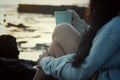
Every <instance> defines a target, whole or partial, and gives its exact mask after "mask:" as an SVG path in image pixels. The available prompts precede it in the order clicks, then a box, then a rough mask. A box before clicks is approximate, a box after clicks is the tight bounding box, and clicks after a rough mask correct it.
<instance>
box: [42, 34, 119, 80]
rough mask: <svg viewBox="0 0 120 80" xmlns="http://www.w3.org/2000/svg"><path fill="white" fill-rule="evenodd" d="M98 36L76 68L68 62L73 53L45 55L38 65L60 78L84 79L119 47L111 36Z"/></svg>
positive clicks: (64, 79) (68, 79)
mask: <svg viewBox="0 0 120 80" xmlns="http://www.w3.org/2000/svg"><path fill="white" fill-rule="evenodd" d="M99 37H100V36H99ZM99 37H98V38H96V39H95V40H94V43H93V47H92V48H91V50H90V55H89V56H88V57H87V58H86V60H85V62H84V63H83V64H82V65H81V66H79V67H78V68H73V67H72V66H71V64H72V63H69V62H68V61H69V60H71V59H72V58H73V57H74V54H70V55H66V56H63V57H60V58H56V59H55V58H53V57H45V58H43V59H42V60H41V62H40V66H41V67H42V69H43V71H44V72H45V74H48V75H49V74H50V75H52V76H53V77H55V78H58V79H60V80H61V79H62V80H86V79H88V78H89V77H90V76H91V75H92V74H93V73H94V72H95V71H96V70H97V69H99V68H100V67H101V66H102V65H103V64H104V63H105V62H106V60H108V59H109V58H110V57H111V56H112V55H113V54H114V53H116V51H117V50H118V48H119V47H118V45H117V43H116V42H115V41H114V39H113V38H112V37H106V36H103V37H102V38H99ZM108 47H109V48H108Z"/></svg>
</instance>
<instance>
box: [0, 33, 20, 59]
mask: <svg viewBox="0 0 120 80" xmlns="http://www.w3.org/2000/svg"><path fill="white" fill-rule="evenodd" d="M18 55H19V50H18V48H17V42H16V38H15V37H14V36H12V35H1V36H0V57H4V58H18Z"/></svg>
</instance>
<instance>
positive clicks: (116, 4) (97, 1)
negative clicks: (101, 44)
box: [72, 0, 120, 67]
mask: <svg viewBox="0 0 120 80" xmlns="http://www.w3.org/2000/svg"><path fill="white" fill-rule="evenodd" d="M119 11H120V1H119V0H90V4H89V7H88V9H87V12H86V17H87V22H88V23H89V24H90V25H91V27H90V28H89V29H88V31H87V32H86V33H85V34H84V35H83V37H82V41H81V44H80V46H79V48H78V51H77V54H76V55H75V57H74V59H73V63H72V66H73V67H78V66H79V65H80V64H81V63H82V62H84V60H85V58H86V57H87V56H88V55H89V51H90V48H91V46H92V40H93V38H94V37H95V35H96V32H97V31H98V30H99V29H100V28H101V27H102V26H103V25H104V24H106V23H107V22H108V21H109V20H111V19H112V18H113V17H115V16H117V15H118V13H119Z"/></svg>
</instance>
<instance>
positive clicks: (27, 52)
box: [0, 0, 88, 61]
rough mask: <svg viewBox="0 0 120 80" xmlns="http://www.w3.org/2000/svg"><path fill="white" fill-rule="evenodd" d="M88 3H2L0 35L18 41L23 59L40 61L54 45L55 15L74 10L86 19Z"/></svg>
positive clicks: (84, 0)
mask: <svg viewBox="0 0 120 80" xmlns="http://www.w3.org/2000/svg"><path fill="white" fill-rule="evenodd" d="M87 5H88V0H0V35H2V34H10V35H13V36H14V37H16V38H17V43H18V48H19V51H20V55H19V58H20V59H26V60H33V61H36V60H37V59H38V57H39V56H38V55H39V54H41V53H42V52H43V51H44V50H45V49H46V48H48V47H49V45H50V43H51V41H52V38H51V37H52V32H53V30H54V27H55V26H56V24H55V17H54V11H57V10H67V9H69V8H71V9H74V10H75V11H76V12H78V13H79V15H80V16H81V18H83V15H84V10H85V8H86V7H87Z"/></svg>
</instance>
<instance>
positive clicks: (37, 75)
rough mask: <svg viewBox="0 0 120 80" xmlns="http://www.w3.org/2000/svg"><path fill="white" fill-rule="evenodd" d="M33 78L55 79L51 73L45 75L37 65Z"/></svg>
mask: <svg viewBox="0 0 120 80" xmlns="http://www.w3.org/2000/svg"><path fill="white" fill-rule="evenodd" d="M33 80H55V79H54V78H53V77H52V76H51V75H46V74H45V73H44V72H43V70H42V68H41V67H39V69H38V71H37V72H36V74H35V76H34V78H33Z"/></svg>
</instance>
